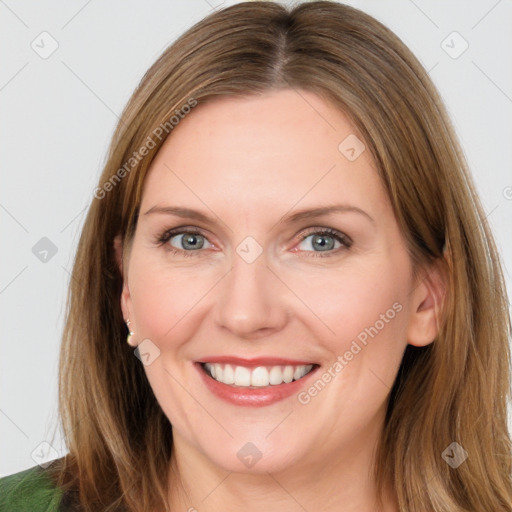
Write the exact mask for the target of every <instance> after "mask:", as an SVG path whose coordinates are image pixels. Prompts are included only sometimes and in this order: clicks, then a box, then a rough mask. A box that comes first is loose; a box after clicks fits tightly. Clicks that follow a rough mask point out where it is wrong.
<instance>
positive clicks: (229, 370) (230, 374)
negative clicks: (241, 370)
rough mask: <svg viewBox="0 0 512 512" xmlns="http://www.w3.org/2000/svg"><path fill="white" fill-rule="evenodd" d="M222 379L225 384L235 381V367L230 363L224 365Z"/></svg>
mask: <svg viewBox="0 0 512 512" xmlns="http://www.w3.org/2000/svg"><path fill="white" fill-rule="evenodd" d="M222 380H223V382H224V384H234V383H235V372H234V371H233V367H232V366H231V365H230V364H227V365H226V366H224V374H223V375H222Z"/></svg>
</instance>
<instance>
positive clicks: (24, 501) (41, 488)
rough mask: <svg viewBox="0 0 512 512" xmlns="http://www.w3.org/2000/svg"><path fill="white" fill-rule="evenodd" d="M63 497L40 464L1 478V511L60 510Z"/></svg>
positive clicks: (51, 511) (46, 511) (52, 511)
mask: <svg viewBox="0 0 512 512" xmlns="http://www.w3.org/2000/svg"><path fill="white" fill-rule="evenodd" d="M61 498H62V492H61V490H60V489H58V488H57V487H55V485H54V484H53V482H52V481H51V480H50V479H49V477H48V475H47V474H46V473H45V471H44V470H43V469H42V468H41V467H40V466H35V467H33V468H30V469H26V470H25V471H21V472H20V473H16V474H14V475H10V476H6V477H4V478H0V512H58V510H59V503H60V501H61Z"/></svg>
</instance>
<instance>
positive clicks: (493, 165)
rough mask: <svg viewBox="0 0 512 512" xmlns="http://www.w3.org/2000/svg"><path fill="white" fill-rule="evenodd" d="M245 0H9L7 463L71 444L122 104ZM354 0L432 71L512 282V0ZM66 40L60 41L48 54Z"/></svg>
mask: <svg viewBox="0 0 512 512" xmlns="http://www.w3.org/2000/svg"><path fill="white" fill-rule="evenodd" d="M234 3H237V2H231V1H226V2H224V3H221V2H219V1H216V2H213V0H208V1H206V0H194V1H187V2H184V1H183V2H179V1H173V2H169V1H163V0H151V1H145V2H127V1H123V0H112V1H110V2H100V1H98V0H89V1H84V0H81V1H69V2H56V1H53V2H52V1H45V2H34V1H32V2H31V1H28V0H20V1H18V2H14V1H13V0H5V1H2V0H0V52H1V62H2V65H1V67H0V105H1V109H2V117H1V123H0V130H1V132H0V141H1V143H2V151H1V153H0V157H1V164H2V165H1V172H2V176H1V179H2V181H1V183H2V186H1V188H0V219H1V223H0V237H1V244H2V246H1V247H2V250H1V264H0V307H1V311H2V317H1V319H2V321H1V323H0V328H1V331H0V332H1V344H2V352H1V358H0V379H1V380H0V390H1V395H0V475H7V474H10V473H14V472H17V471H20V470H22V469H25V468H28V467H31V466H34V465H35V464H36V463H39V462H40V461H41V460H42V459H52V458H55V457H57V456H61V455H63V454H64V453H65V447H64V446H62V442H61V439H60V437H59V435H57V437H56V439H55V440H54V441H52V440H51V434H52V431H53V425H54V424H55V421H56V419H57V413H56V411H57V408H56V407H57V393H56V384H57V360H58V348H59V344H60V336H61V332H62V326H63V319H64V311H65V309H64V300H65V293H66V289H67V285H68V281H69V275H70V274H69V273H70V270H71V266H72V259H73V255H74V251H75V249H76V244H77V240H78V235H79V232H80V229H81V226H82V223H83V220H84V216H85V215H84V214H85V212H86V209H87V207H88V205H89V203H90V201H91V200H92V191H93V189H94V187H95V186H96V182H97V179H98V177H99V175H100V173H101V168H102V165H103V163H104V161H105V156H106V150H107V146H108V143H109V140H110V137H111V135H112V133H113V129H114V126H115V124H116V122H117V120H118V116H119V115H120V113H121V111H122V109H123V107H124V105H125V103H126V101H127V100H128V98H129V96H130V94H131V93H132V91H133V90H134V88H135V87H136V85H137V84H138V82H139V80H140V79H141V78H142V75H143V74H144V72H145V71H146V69H147V68H148V67H149V66H150V65H151V64H152V63H153V61H154V60H155V59H156V58H157V57H158V56H159V54H160V53H161V51H162V50H163V49H164V48H165V47H166V46H168V45H169V44H170V43H171V42H172V41H173V40H174V39H176V37H177V36H178V35H179V34H181V33H182V32H183V31H185V30H186V29H187V28H189V27H190V26H191V25H192V24H193V23H195V22H196V21H198V20H200V19H201V18H203V17H204V16H205V15H206V14H208V13H209V12H210V11H211V10H212V8H215V7H216V6H227V5H232V4H234ZM346 3H348V4H350V5H353V6H355V7H358V8H360V9H362V10H364V11H366V12H367V13H369V14H371V15H373V16H375V17H376V18H377V19H379V20H380V21H382V22H383V23H384V24H386V25H387V26H388V27H390V28H391V29H392V30H394V31H395V32H396V33H397V34H398V35H399V37H401V38H402V40H403V41H404V42H405V43H406V44H407V45H408V46H409V47H410V48H411V49H412V51H413V52H414V53H415V54H416V55H417V56H418V57H419V59H420V60H421V62H422V63H423V64H424V66H425V68H426V69H427V70H429V73H430V76H431V77H432V79H433V80H434V82H435V83H436V85H437V86H438V88H439V90H440V92H441V94H442V96H443V98H444V100H445V102H446V104H447V106H448V110H449V113H450V115H451V117H452V119H453V122H454V125H455V128H456V130H457V133H458V135H459V137H460V139H461V142H462V146H463V149H464V151H465V154H466V157H467V158H468V160H469V163H470V166H471V169H472V172H473V174H474V177H475V180H476V183H477V187H478V190H479V191H480V194H481V197H482V200H483V203H484V207H485V210H486V212H487V213H488V218H489V221H490V223H491V225H492V227H493V228H494V231H495V234H496V238H497V242H498V246H499V248H500V250H501V254H502V258H503V262H504V265H505V271H506V275H507V284H508V287H509V290H511V289H512V288H511V280H510V262H511V261H512V242H511V237H510V221H511V219H512V173H511V163H512V58H511V54H512V30H511V28H512V27H511V25H512V2H511V1H510V0H500V1H497V0H472V1H463V0H459V1H454V0H450V1H446V0H435V1H433V0H428V1H427V0H415V1H412V0H384V1H376V0H360V1H356V0H353V1H349V2H346ZM45 31H46V32H48V33H49V34H50V36H48V35H40V34H41V33H42V32H45ZM454 31H456V32H458V34H459V35H460V36H459V35H456V34H455V35H453V34H452V32H454ZM448 36H449V37H448ZM52 39H54V40H55V41H56V42H57V44H58V48H57V49H56V50H55V52H54V53H53V54H51V55H50V56H48V57H47V58H42V56H40V55H41V54H43V56H44V57H46V55H44V53H45V52H49V51H50V50H51V49H52V44H56V43H54V42H53V40H52ZM443 41H444V43H443ZM464 41H467V44H469V47H468V49H467V50H466V51H465V52H464V53H462V54H461V55H458V54H459V53H460V52H461V51H462V50H463V49H464V46H465V42H464ZM31 45H33V46H34V48H35V49H37V52H36V51H35V49H33V48H32V47H31ZM450 54H451V55H450ZM454 57H457V58H454ZM43 237H47V238H49V239H50V240H51V241H52V243H53V244H54V245H55V246H56V249H57V253H56V254H55V255H54V256H51V253H49V254H48V255H47V256H46V257H47V260H48V261H47V262H43V261H41V260H40V259H38V258H37V257H36V255H35V254H34V253H33V251H32V248H33V247H34V245H35V244H36V243H37V242H38V241H39V240H40V239H41V238H43ZM43 256H44V254H42V255H41V257H43ZM507 267H508V269H507ZM511 424H512V422H511ZM48 442H52V447H49V446H48V445H47V444H45V443H48ZM41 443H43V444H42V445H41ZM38 457H39V459H38Z"/></svg>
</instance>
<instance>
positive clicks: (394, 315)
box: [122, 90, 432, 472]
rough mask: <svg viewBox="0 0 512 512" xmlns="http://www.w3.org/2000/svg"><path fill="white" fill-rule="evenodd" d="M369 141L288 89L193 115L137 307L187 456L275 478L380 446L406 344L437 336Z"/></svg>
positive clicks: (170, 176)
mask: <svg viewBox="0 0 512 512" xmlns="http://www.w3.org/2000/svg"><path fill="white" fill-rule="evenodd" d="M356 137H357V134H356V133H355V130H354V128H353V126H352V125H351V123H350V122H349V121H348V119H347V117H346V116H345V115H343V114H342V113H341V112H339V111H338V110H336V109H335V108H334V107H333V106H331V105H330V104H329V103H326V102H324V101H323V100H322V99H321V98H320V97H318V96H316V95H314V94H313V93H309V92H306V91H300V94H299V93H298V92H296V91H292V90H282V91H278V92H272V93H268V94H266V95H264V96H261V97H250V98H243V99H241V98H225V99H219V100H217V101H215V102H212V103H209V104H204V105H200V106H198V107H196V108H195V109H194V110H192V112H191V113H190V114H189V115H188V116H187V117H185V118H184V119H183V120H182V121H181V122H180V124H179V125H178V126H177V127H175V128H174V130H173V132H172V134H171V136H170V137H169V138H168V140H167V141H166V143H165V144H164V146H163V147H162V149H161V150H160V151H159V153H158V155H157V157H156V159H155V160H154V161H153V163H152V165H151V168H150V171H149V174H148V176H147V178H146V182H145V188H144V191H143V197H142V203H141V208H140V216H139V219H138V224H137V229H136V233H135V237H134V239H133V245H132V248H131V252H130V256H129V260H128V261H126V262H125V265H124V290H123V296H122V308H123V313H124V315H125V318H129V319H130V321H131V324H130V328H131V329H132V330H133V331H134V332H135V336H134V338H135V339H136V341H137V342H138V343H142V344H141V345H140V352H141V354H142V359H143V361H144V363H145V366H144V368H145V371H146V373H147V377H148V379H149V382H150V384H151V387H152V389H153V391H154V393H155V396H156V398H157V400H158V402H159V403H160V405H161V407H162V409H163V411H164V412H165V414H166V415H167V417H168V418H169V421H170V423H171V424H172V426H173V432H174V437H175V445H176V447H177V450H185V451H188V453H194V454H195V456H196V457H200V458H204V459H206V460H208V461H210V462H213V463H214V464H215V465H217V466H220V467H222V468H224V469H226V470H229V471H255V472H266V471H279V470H285V469H287V468H290V467H293V466H294V465H296V464H301V467H303V466H302V465H303V464H313V465H314V464H323V465H328V461H330V460H340V457H345V458H348V457H350V456H351V455H355V454H358V453H362V452H363V451H364V450H367V449H369V448H371V447H372V446H373V444H372V443H373V442H374V441H375V439H376V436H377V435H378V433H379V432H380V429H381V428H382V422H383V419H384V414H385V408H386V403H387V398H388V395H389V392H390V388H391V386H392V384H393V381H394V379H395V376H396V374H397V371H398V368H399V364H400V361H401V358H402V355H403V352H404V349H405V347H406V345H407V343H408V342H410V343H412V341H411V340H413V341H414V344H418V345H421V344H427V343H428V342H430V341H432V340H431V339H427V338H429V336H430V335H429V334H428V333H427V334H426V338H425V333H424V332H423V331H422V330H421V329H422V328H421V326H420V324H421V321H420V320H418V318H417V317H418V315H419V314H421V309H422V306H421V305H422V304H425V303H426V297H427V289H426V287H425V286H424V285H423V284H422V283H420V284H418V283H417V282H415V281H414V279H413V276H412V266H411V261H410V257H409V256H408V252H407V250H406V246H405V243H404V240H403V238H402V235H401V233H400V230H399V228H398V225H397V222H396V219H395V217H394V215H393V212H392V208H391V204H390V201H389V199H388V197H387V195H386V192H385V189H384V187H383V185H382V183H381V181H380V179H379V177H378V174H377V171H376V168H375V165H374V163H373V161H372V159H371V156H370V152H369V151H368V150H365V149H364V146H362V143H361V141H360V140H358V139H357V138H356ZM331 209H332V210H331ZM173 211H174V213H173ZM187 212H189V213H187ZM169 230H173V233H171V234H168V235H167V236H166V233H167V232H169ZM422 325H423V324H422ZM422 332H423V334H422ZM422 336H423V337H422ZM204 363H208V364H207V365H205V364H204ZM212 371H213V372H214V373H215V377H216V379H217V380H216V379H214V378H213V377H212V376H211V372H212ZM306 372H308V373H306ZM304 373H306V374H305V375H303V374H304ZM291 379H294V380H292V381H291V382H290V380H291ZM295 379H296V380H295Z"/></svg>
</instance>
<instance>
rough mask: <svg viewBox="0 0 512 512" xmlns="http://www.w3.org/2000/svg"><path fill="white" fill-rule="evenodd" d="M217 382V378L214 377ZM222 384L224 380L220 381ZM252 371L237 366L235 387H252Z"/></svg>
mask: <svg viewBox="0 0 512 512" xmlns="http://www.w3.org/2000/svg"><path fill="white" fill-rule="evenodd" d="M214 378H215V380H217V376H215V377H214ZM219 382H222V380H219ZM250 385H251V371H250V370H249V368H244V367H243V366H235V386H250Z"/></svg>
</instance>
